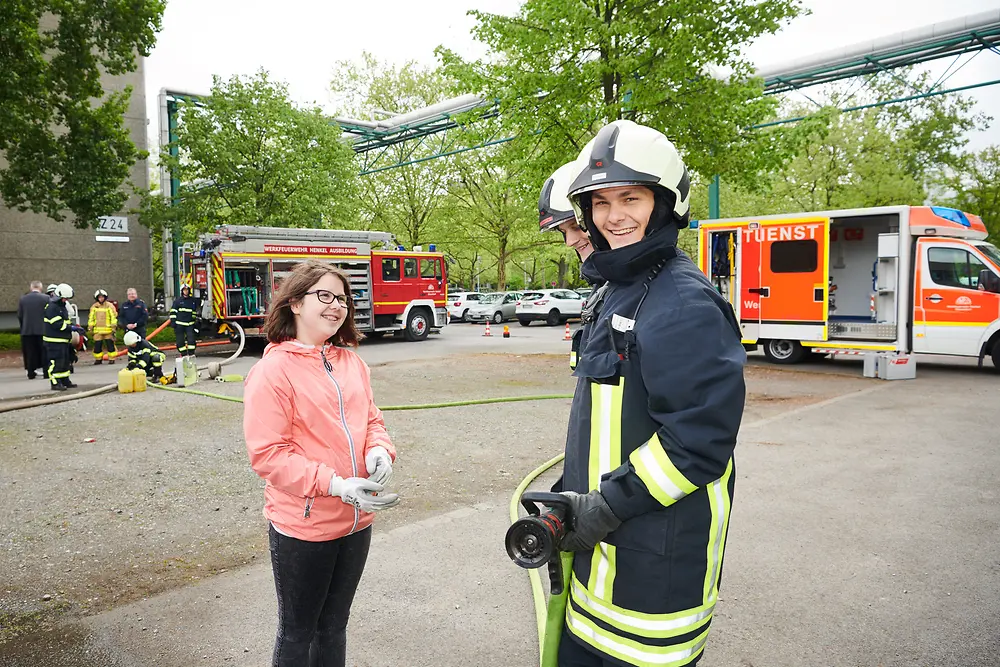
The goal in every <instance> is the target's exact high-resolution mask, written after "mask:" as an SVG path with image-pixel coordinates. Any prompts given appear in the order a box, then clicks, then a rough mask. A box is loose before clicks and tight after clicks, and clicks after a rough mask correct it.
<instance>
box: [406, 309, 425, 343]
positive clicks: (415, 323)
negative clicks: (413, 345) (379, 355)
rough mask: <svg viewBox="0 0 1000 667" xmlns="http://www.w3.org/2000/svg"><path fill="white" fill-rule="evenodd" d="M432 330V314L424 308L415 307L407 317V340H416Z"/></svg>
mask: <svg viewBox="0 0 1000 667" xmlns="http://www.w3.org/2000/svg"><path fill="white" fill-rule="evenodd" d="M430 332H431V323H430V316H429V315H428V314H427V311H426V310H424V309H423V308H414V309H413V310H411V311H410V315H409V317H407V318H406V333H405V334H404V335H405V336H406V340H408V341H411V342H416V341H418V340H423V339H425V338H427V334H429V333H430Z"/></svg>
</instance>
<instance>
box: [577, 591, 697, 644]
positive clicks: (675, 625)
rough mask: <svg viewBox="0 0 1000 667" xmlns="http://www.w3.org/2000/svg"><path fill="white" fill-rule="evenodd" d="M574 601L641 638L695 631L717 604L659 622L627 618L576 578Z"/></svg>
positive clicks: (652, 619)
mask: <svg viewBox="0 0 1000 667" xmlns="http://www.w3.org/2000/svg"><path fill="white" fill-rule="evenodd" d="M573 599H574V600H576V601H577V602H578V603H580V606H581V607H584V608H585V609H588V610H590V611H591V612H594V613H595V614H598V615H603V616H606V617H607V618H609V619H611V620H612V621H614V623H615V624H616V625H617V626H618V627H620V628H621V629H623V630H625V631H626V632H631V633H632V634H636V635H639V636H647V635H646V633H648V632H670V631H672V630H681V629H684V630H685V631H688V629H691V630H693V629H694V627H695V626H697V625H698V624H700V623H701V622H702V621H704V620H705V619H706V618H709V617H710V616H711V615H712V613H713V612H714V611H715V604H714V603H713V604H712V605H711V606H709V607H708V608H707V609H703V610H702V611H699V612H697V613H693V614H689V615H687V616H681V617H678V618H671V619H662V620H657V619H654V618H635V617H633V616H626V615H625V614H622V613H619V612H617V611H615V610H613V609H611V608H610V607H608V606H607V605H605V604H604V603H602V602H601V601H600V600H597V599H595V598H593V597H592V596H590V595H589V594H588V593H587V590H586V589H585V588H584V587H583V586H581V585H580V582H579V581H577V580H576V579H575V578H574V579H573Z"/></svg>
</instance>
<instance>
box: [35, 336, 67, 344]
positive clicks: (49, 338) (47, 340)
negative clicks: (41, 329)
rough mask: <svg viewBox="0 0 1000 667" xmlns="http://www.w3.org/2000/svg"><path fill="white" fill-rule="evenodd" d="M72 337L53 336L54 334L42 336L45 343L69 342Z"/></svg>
mask: <svg viewBox="0 0 1000 667" xmlns="http://www.w3.org/2000/svg"><path fill="white" fill-rule="evenodd" d="M71 340H72V339H70V338H53V337H52V336H42V342H43V343H69V342H71Z"/></svg>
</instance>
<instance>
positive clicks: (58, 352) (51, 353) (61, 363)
mask: <svg viewBox="0 0 1000 667" xmlns="http://www.w3.org/2000/svg"><path fill="white" fill-rule="evenodd" d="M72 298H73V288H72V287H70V286H69V285H67V284H66V283H60V284H59V285H56V288H55V289H54V290H53V291H52V298H51V299H49V305H47V306H46V307H45V317H44V322H45V328H44V332H43V334H42V343H43V344H44V345H45V358H46V359H47V360H48V376H49V381H50V382H51V383H52V389H53V391H66V390H67V389H72V388H73V387H75V386H76V384H75V383H74V382H73V381H71V380H70V379H69V374H70V364H71V363H72V360H73V349H72V347H71V345H72V342H73V328H72V327H73V323H72V322H71V321H70V319H69V311H68V310H67V308H66V302H67V301H68V300H69V299H72Z"/></svg>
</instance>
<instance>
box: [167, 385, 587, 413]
mask: <svg viewBox="0 0 1000 667" xmlns="http://www.w3.org/2000/svg"><path fill="white" fill-rule="evenodd" d="M149 386H150V387H153V388H154V389H165V390H166V391H176V392H178V393H181V394H193V395H195V396H207V397H208V398H217V399H219V400H220V401H231V402H233V403H242V402H243V397H242V396H226V395H225V394H213V393H211V392H208V391H198V390H197V389H183V388H181V387H166V386H163V385H159V384H151V385H149ZM556 398H573V394H541V395H538V396H501V397H499V398H474V399H471V400H468V401H450V402H445V403H418V404H414V405H384V406H380V407H379V409H380V410H381V411H382V412H391V411H395V410H436V409H438V408H457V407H460V406H463V405H486V404H489V403H517V402H519V401H546V400H551V399H556Z"/></svg>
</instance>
